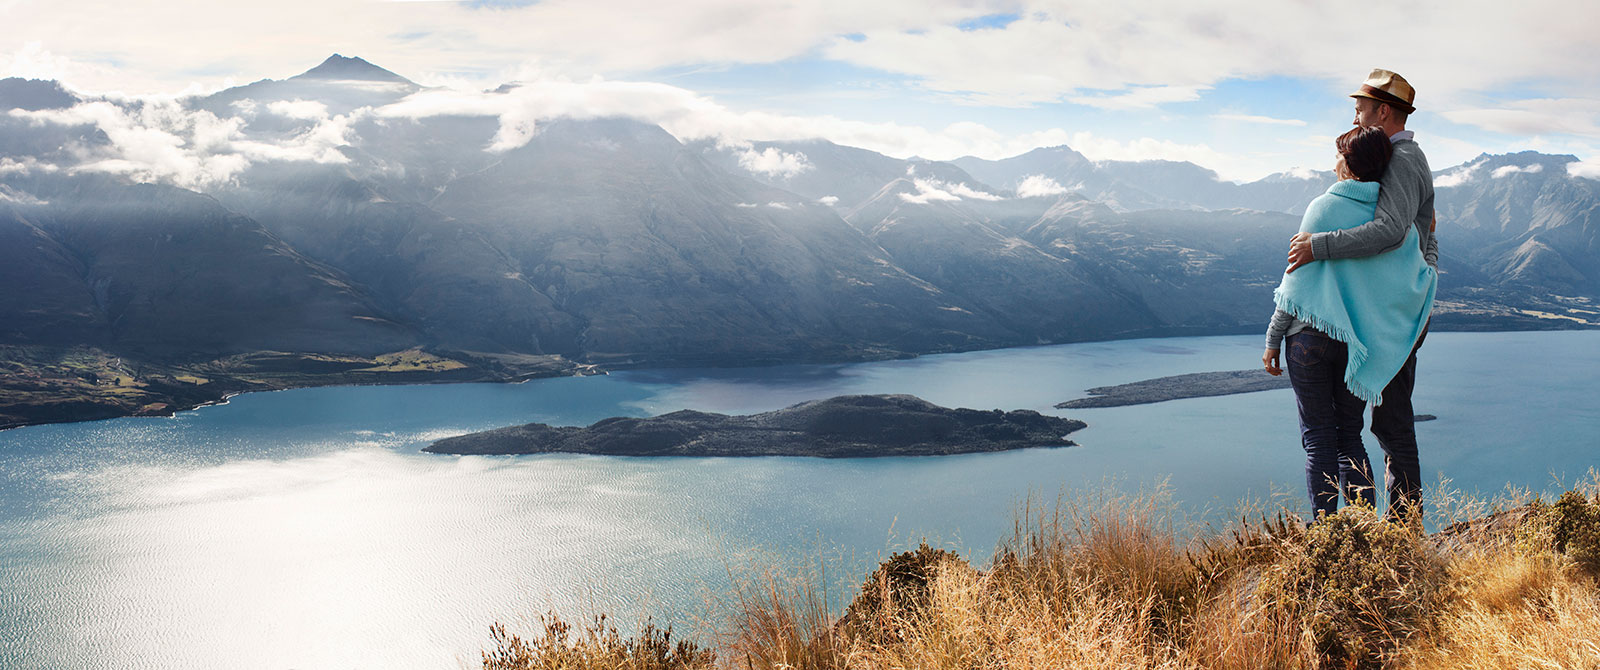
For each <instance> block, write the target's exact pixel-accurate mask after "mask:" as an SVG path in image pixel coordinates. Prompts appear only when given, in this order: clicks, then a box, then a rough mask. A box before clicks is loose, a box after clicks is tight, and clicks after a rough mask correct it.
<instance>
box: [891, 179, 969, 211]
mask: <svg viewBox="0 0 1600 670" xmlns="http://www.w3.org/2000/svg"><path fill="white" fill-rule="evenodd" d="M911 185H912V186H914V187H916V189H917V192H916V193H901V194H900V199H901V200H904V201H906V202H909V203H911V204H913V205H926V204H928V203H930V202H960V201H961V196H959V195H956V194H954V193H951V192H949V191H946V190H944V188H942V187H943V186H944V185H945V184H944V182H940V181H935V180H932V179H913V180H911Z"/></svg>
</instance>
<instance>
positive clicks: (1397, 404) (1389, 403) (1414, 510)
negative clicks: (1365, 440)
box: [1372, 326, 1428, 519]
mask: <svg viewBox="0 0 1600 670" xmlns="http://www.w3.org/2000/svg"><path fill="white" fill-rule="evenodd" d="M1427 337H1428V328H1427V327H1426V326H1424V327H1423V328H1422V336H1421V337H1418V338H1417V344H1416V346H1414V347H1412V348H1411V356H1410V357H1409V358H1407V359H1406V364H1405V365H1404V366H1403V367H1401V368H1400V372H1398V373H1396V374H1395V376H1394V379H1391V380H1389V384H1388V385H1387V386H1384V387H1383V404H1382V405H1378V406H1377V407H1374V408H1372V435H1373V436H1374V437H1377V438H1378V446H1380V447H1383V463H1384V480H1385V482H1386V484H1387V485H1386V488H1387V490H1388V494H1389V511H1388V512H1386V513H1385V514H1384V516H1385V517H1387V518H1389V519H1405V518H1407V517H1410V516H1411V515H1413V514H1421V513H1422V464H1421V462H1420V461H1419V460H1418V459H1417V423H1416V417H1415V416H1414V415H1413V414H1412V411H1411V390H1412V389H1413V388H1415V387H1416V384H1417V350H1418V349H1421V348H1422V341H1423V340H1425V339H1427Z"/></svg>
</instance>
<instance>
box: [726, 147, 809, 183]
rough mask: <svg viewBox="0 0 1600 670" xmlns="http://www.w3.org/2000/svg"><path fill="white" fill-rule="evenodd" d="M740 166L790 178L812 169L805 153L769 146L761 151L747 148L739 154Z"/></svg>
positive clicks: (760, 172)
mask: <svg viewBox="0 0 1600 670" xmlns="http://www.w3.org/2000/svg"><path fill="white" fill-rule="evenodd" d="M739 167H741V168H744V169H745V170H746V171H749V172H753V173H756V174H764V175H767V176H768V177H779V178H783V179H788V178H790V177H793V176H795V175H797V174H800V173H802V172H805V171H806V170H810V169H811V162H810V161H808V160H806V155H805V154H803V153H799V152H795V153H788V152H785V151H780V150H779V149H778V148H777V147H767V148H766V149H763V150H761V151H756V150H755V149H747V150H745V151H744V152H743V153H741V154H739Z"/></svg>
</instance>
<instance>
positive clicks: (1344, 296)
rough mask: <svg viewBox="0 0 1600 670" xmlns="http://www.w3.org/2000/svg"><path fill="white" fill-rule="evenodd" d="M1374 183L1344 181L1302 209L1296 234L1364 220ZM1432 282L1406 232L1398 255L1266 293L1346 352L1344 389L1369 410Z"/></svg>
mask: <svg viewBox="0 0 1600 670" xmlns="http://www.w3.org/2000/svg"><path fill="white" fill-rule="evenodd" d="M1377 204H1378V184H1377V182H1359V181H1354V180H1345V181H1340V182H1337V183H1335V184H1334V185H1333V186H1330V187H1328V192H1327V193H1324V194H1322V195H1319V196H1317V199H1315V200H1312V201H1311V205H1310V206H1309V207H1307V208H1306V214H1305V217H1304V218H1302V219H1301V220H1300V232H1303V233H1322V232H1327V231H1330V230H1342V229H1345V228H1352V227H1355V226H1358V225H1361V224H1363V223H1366V222H1368V221H1371V220H1372V215H1373V212H1374V211H1375V210H1376V208H1377ZM1438 284H1439V278H1438V274H1437V273H1436V272H1434V269H1433V268H1431V267H1429V266H1428V264H1427V263H1426V262H1425V261H1423V260H1422V250H1421V249H1419V248H1418V246H1417V231H1416V229H1415V228H1413V227H1411V226H1406V239H1405V241H1404V242H1402V243H1401V244H1400V246H1399V247H1398V248H1395V249H1392V250H1390V251H1386V252H1383V253H1381V254H1377V255H1374V256H1367V257H1364V258H1340V259H1333V260H1325V261H1318V262H1315V263H1308V264H1306V265H1302V266H1300V267H1299V268H1298V269H1296V270H1295V271H1294V272H1293V273H1285V274H1284V276H1283V283H1281V284H1280V285H1279V286H1278V290H1277V291H1276V292H1274V293H1273V297H1274V298H1275V299H1276V301H1277V303H1278V309H1281V310H1283V311H1285V312H1288V313H1290V314H1293V315H1294V316H1295V318H1298V319H1300V320H1301V321H1305V322H1306V323H1309V324H1311V326H1312V327H1313V328H1316V329H1317V330H1320V331H1322V332H1323V333H1326V334H1327V335H1328V336H1329V337H1332V338H1334V339H1336V340H1339V341H1340V342H1344V343H1345V344H1347V345H1349V350H1350V357H1349V360H1348V361H1347V362H1346V363H1345V368H1344V383H1345V386H1346V387H1349V389H1350V392H1351V393H1354V394H1355V395H1356V397H1358V398H1361V399H1362V400H1365V401H1367V402H1369V403H1371V404H1373V405H1378V404H1381V403H1382V401H1383V387H1385V386H1388V385H1389V380H1391V379H1393V378H1394V375H1395V373H1397V372H1399V371H1400V368H1401V366H1403V365H1405V362H1406V359H1407V358H1408V357H1410V355H1411V348H1412V347H1413V346H1414V345H1415V344H1416V343H1417V338H1419V337H1421V336H1422V329H1423V328H1424V327H1425V326H1426V325H1427V323H1428V315H1429V314H1430V313H1432V311H1433V294H1434V290H1435V289H1436V288H1437V287H1438Z"/></svg>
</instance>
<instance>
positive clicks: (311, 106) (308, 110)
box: [241, 100, 328, 121]
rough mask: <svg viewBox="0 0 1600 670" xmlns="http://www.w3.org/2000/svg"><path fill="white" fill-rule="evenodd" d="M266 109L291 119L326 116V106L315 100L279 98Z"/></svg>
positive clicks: (315, 118)
mask: <svg viewBox="0 0 1600 670" xmlns="http://www.w3.org/2000/svg"><path fill="white" fill-rule="evenodd" d="M241 102H243V101H241ZM267 110H268V111H270V112H272V113H273V114H277V115H278V116H287V117H289V118H291V119H302V120H307V121H316V120H321V119H326V118H328V106H327V105H324V104H322V103H320V102H317V101H315V100H279V101H277V102H274V103H272V104H269V105H267Z"/></svg>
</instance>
